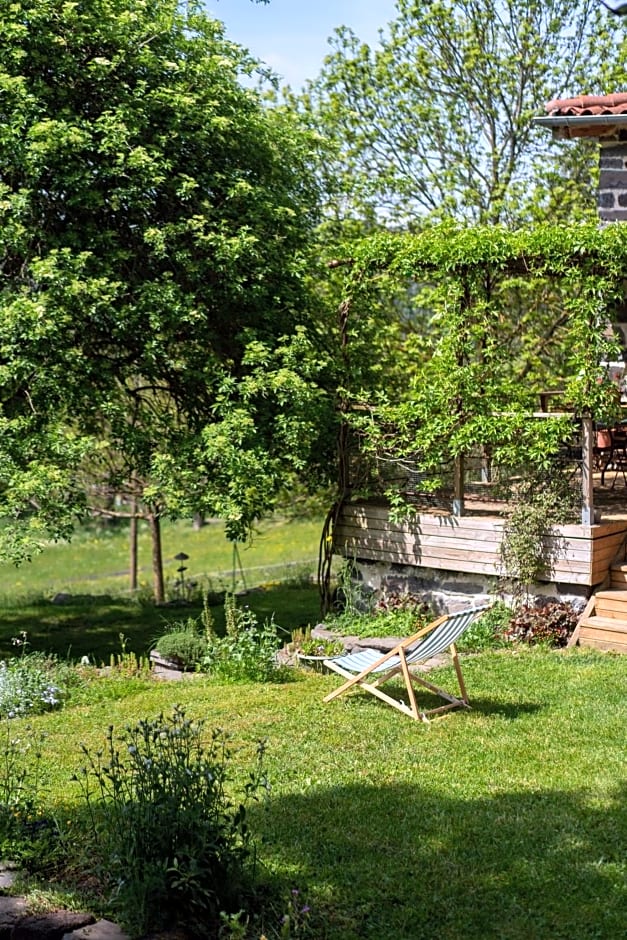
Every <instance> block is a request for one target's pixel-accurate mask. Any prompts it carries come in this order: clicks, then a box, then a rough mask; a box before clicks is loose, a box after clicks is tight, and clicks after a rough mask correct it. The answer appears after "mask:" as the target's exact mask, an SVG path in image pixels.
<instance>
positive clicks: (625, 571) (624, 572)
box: [610, 564, 627, 590]
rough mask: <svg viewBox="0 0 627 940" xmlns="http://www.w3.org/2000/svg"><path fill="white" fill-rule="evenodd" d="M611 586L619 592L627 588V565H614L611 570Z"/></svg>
mask: <svg viewBox="0 0 627 940" xmlns="http://www.w3.org/2000/svg"><path fill="white" fill-rule="evenodd" d="M610 584H611V586H612V587H613V588H617V589H618V590H620V589H622V588H627V564H620V565H612V567H611V568H610Z"/></svg>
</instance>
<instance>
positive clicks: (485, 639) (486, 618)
mask: <svg viewBox="0 0 627 940" xmlns="http://www.w3.org/2000/svg"><path fill="white" fill-rule="evenodd" d="M511 619H512V610H511V608H510V607H508V606H507V604H505V603H503V601H497V602H496V603H494V604H492V606H491V607H490V608H489V609H488V610H486V611H485V613H483V614H481V616H479V617H477V619H476V620H474V621H473V623H471V624H470V626H469V627H468V629H467V630H464V632H463V633H462V635H461V636H460V638H459V640H457V642H456V643H455V646H456V647H457V649H458V650H460V651H466V652H473V653H478V652H481V651H482V650H491V649H495V648H498V647H500V646H504V645H506V643H507V640H506V639H505V634H506V633H507V630H508V629H509V625H510V622H511Z"/></svg>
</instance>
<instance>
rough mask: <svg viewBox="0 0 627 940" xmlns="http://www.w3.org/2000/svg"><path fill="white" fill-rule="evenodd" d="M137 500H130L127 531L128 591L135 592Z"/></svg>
mask: <svg viewBox="0 0 627 940" xmlns="http://www.w3.org/2000/svg"><path fill="white" fill-rule="evenodd" d="M137 523H138V519H137V500H136V499H135V497H133V499H132V500H131V525H130V529H129V540H130V545H129V564H130V589H131V591H136V590H137Z"/></svg>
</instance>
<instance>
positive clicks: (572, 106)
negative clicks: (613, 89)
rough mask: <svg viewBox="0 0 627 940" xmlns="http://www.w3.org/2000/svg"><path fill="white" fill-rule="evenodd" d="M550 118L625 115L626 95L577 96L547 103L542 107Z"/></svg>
mask: <svg viewBox="0 0 627 940" xmlns="http://www.w3.org/2000/svg"><path fill="white" fill-rule="evenodd" d="M544 110H545V111H547V112H548V113H549V114H550V115H551V116H552V117H558V116H562V115H564V116H566V115H570V116H573V117H580V116H585V115H589V114H590V115H594V114H627V93H625V92H619V93H617V94H614V95H579V97H578V98H562V99H559V98H558V99H555V100H554V101H549V102H547V104H545V106H544Z"/></svg>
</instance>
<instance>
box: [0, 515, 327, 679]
mask: <svg viewBox="0 0 627 940" xmlns="http://www.w3.org/2000/svg"><path fill="white" fill-rule="evenodd" d="M320 531H321V522H320V521H319V520H306V521H299V520H297V521H287V520H285V519H280V518H279V519H275V520H271V521H268V522H266V523H264V524H263V525H261V526H260V527H259V531H258V533H257V534H256V535H255V537H254V538H253V541H252V544H251V545H247V546H243V545H241V546H238V549H237V551H236V552H235V551H234V548H233V545H232V544H231V543H229V542H228V541H227V540H226V538H225V536H224V526H223V525H222V524H221V523H212V524H210V525H207V526H205V527H204V528H202V529H200V530H199V531H195V530H194V529H193V528H192V527H191V526H190V525H189V524H186V523H168V524H166V525H164V532H163V543H164V558H165V567H166V573H167V575H168V597H169V598H170V599H171V601H175V600H176V597H177V592H176V590H175V588H174V582H175V580H176V577H177V571H176V569H177V567H178V566H179V564H180V562H178V561H176V560H175V558H174V556H175V555H176V554H178V553H179V552H181V551H184V552H185V553H186V554H187V555H189V559H188V561H187V562H186V563H185V564H186V566H187V568H188V571H186V572H185V577H186V578H187V577H189V578H191V579H193V580H194V581H195V582H196V584H197V587H196V589H195V591H194V597H193V603H192V604H191V606H177V605H176V604H175V603H171V604H170V605H168V606H166V607H159V608H157V607H155V606H154V604H152V602H151V595H150V589H149V583H150V572H149V571H148V570H146V569H145V568H143V569H142V587H141V589H140V591H139V592H138V593H137V594H136V595H134V596H131V594H130V592H129V591H128V544H127V531H126V529H125V528H124V527H120V528H115V529H111V530H104V531H103V530H93V529H90V528H86V529H83V530H80V531H78V532H77V534H76V536H75V538H74V539H73V540H72V542H70V543H67V544H66V543H61V544H58V545H51V546H49V547H48V548H47V549H46V550H45V551H44V552H43V553H42V554H41V555H38V556H36V557H35V558H33V560H32V562H30V563H28V564H26V565H24V566H22V567H21V568H15V567H14V566H11V565H7V564H4V565H2V566H0V656H8V655H11V653H12V652H14V649H13V648H12V645H11V640H12V637H15V636H17V635H18V634H20V633H21V632H22V631H24V632H26V633H27V635H28V640H29V643H30V644H31V648H32V649H36V650H46V651H51V652H54V653H56V654H57V655H59V656H63V657H65V656H70V657H72V658H74V659H76V658H80V657H81V656H85V655H86V656H90V657H91V658H92V659H93V660H94V661H95V662H108V661H109V658H110V656H111V655H112V654H115V653H119V652H120V650H121V640H120V636H123V637H124V638H125V639H124V644H125V646H126V649H127V650H132V651H133V652H136V653H138V654H145V653H147V652H148V651H149V649H150V648H151V646H152V645H153V643H154V641H155V638H156V637H157V636H158V635H159V633H162V632H163V630H164V628H165V625H166V624H167V623H169V622H175V621H178V620H184V619H186V618H187V617H189V616H190V615H191V616H196V615H198V614H199V613H200V611H201V595H202V593H203V591H207V590H211V591H220V590H224V589H225V588H227V589H232V588H235V590H237V591H240V592H241V591H243V590H245V589H249V590H250V593H248V594H246V595H245V596H242V597H241V598H240V600H239V603H240V604H248V605H249V606H250V607H251V608H252V609H253V610H254V611H255V612H256V613H257V614H258V616H259V617H260V618H261V619H264V618H266V617H268V618H269V617H271V616H274V619H275V622H276V623H277V624H278V625H279V626H280V627H282V628H283V629H284V630H285V631H286V636H288V638H289V634H290V632H291V631H292V630H294V629H296V628H297V627H301V626H307V624H311V623H315V622H317V621H318V620H319V618H320V603H319V597H318V591H317V588H316V586H315V585H314V583H313V574H314V572H315V570H316V565H317V551H318V541H319V538H320ZM140 559H144V561H145V560H146V559H148V560H149V559H150V549H149V545H148V539H147V534H146V533H145V532H143V533H142V539H141V544H140ZM286 579H290V580H286ZM59 592H60V593H65V594H68V595H70V596H69V597H68V598H66V600H65V602H64V603H62V604H59V603H53V598H54V597H55V595H57V594H58V593H59ZM212 611H213V614H214V617H215V620H216V626H217V628H218V629H220V626H221V623H222V621H223V612H222V606H221V604H220V603H218V604H216V605H214V606H213V607H212Z"/></svg>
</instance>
